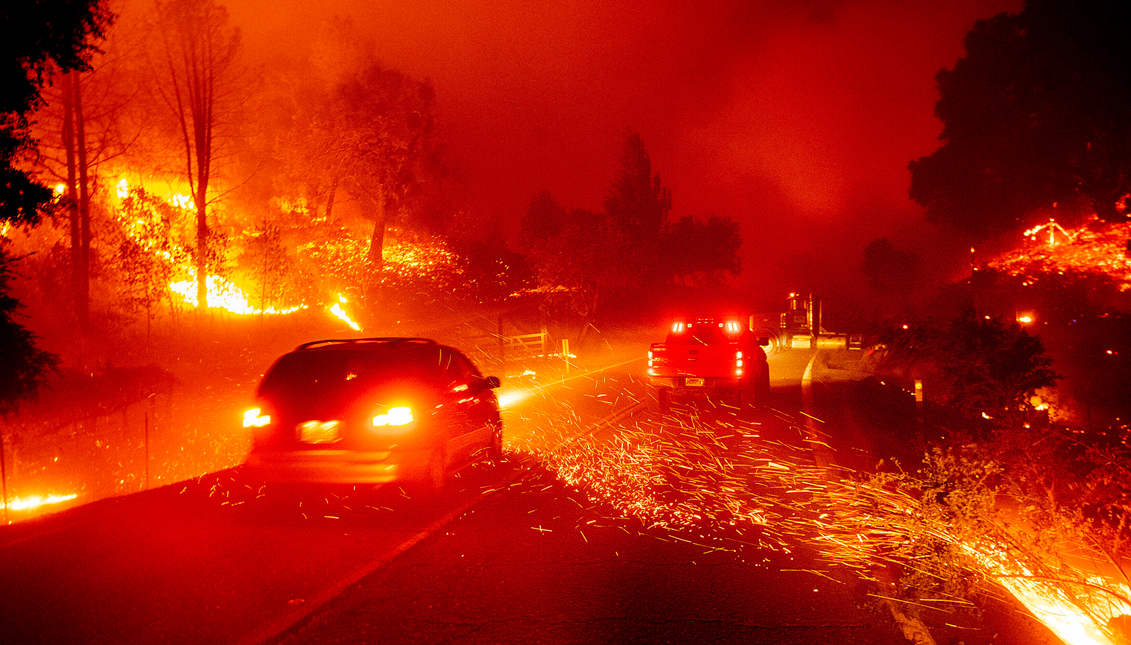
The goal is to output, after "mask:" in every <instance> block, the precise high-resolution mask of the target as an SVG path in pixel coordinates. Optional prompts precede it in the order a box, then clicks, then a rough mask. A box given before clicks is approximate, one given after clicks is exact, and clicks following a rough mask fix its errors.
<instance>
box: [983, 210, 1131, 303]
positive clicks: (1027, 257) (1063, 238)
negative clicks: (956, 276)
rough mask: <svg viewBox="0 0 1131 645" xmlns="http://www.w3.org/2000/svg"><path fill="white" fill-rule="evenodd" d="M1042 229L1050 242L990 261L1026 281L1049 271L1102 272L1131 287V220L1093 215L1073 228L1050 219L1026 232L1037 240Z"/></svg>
mask: <svg viewBox="0 0 1131 645" xmlns="http://www.w3.org/2000/svg"><path fill="white" fill-rule="evenodd" d="M1042 232H1047V233H1048V240H1047V243H1044V244H1041V245H1040V246H1037V247H1033V246H1028V247H1026V248H1020V249H1017V250H1014V251H1011V252H1009V253H1005V254H1003V255H1002V256H1000V257H998V258H996V259H994V260H992V261H990V262H989V263H988V264H989V266H990V267H991V268H995V269H998V270H1001V271H1004V272H1006V273H1009V274H1010V275H1015V276H1018V277H1021V278H1023V279H1024V280H1025V283H1026V284H1034V283H1036V282H1038V281H1041V280H1043V279H1046V278H1047V276H1049V275H1061V276H1064V275H1080V276H1089V275H1102V276H1104V277H1107V278H1109V279H1110V280H1112V282H1113V283H1114V284H1115V285H1116V287H1117V288H1118V289H1119V290H1120V291H1128V290H1131V257H1128V255H1127V253H1126V250H1127V240H1128V238H1131V223H1129V224H1106V223H1103V222H1101V221H1100V220H1099V218H1097V217H1092V219H1091V220H1089V221H1088V222H1086V223H1085V224H1083V225H1082V226H1080V227H1079V228H1077V229H1075V230H1071V231H1070V230H1065V229H1064V228H1062V227H1061V226H1060V225H1059V224H1057V223H1056V222H1055V221H1050V222H1049V223H1048V224H1042V225H1040V226H1037V227H1034V228H1032V229H1030V230H1028V231H1026V232H1025V235H1026V237H1029V238H1031V239H1033V240H1034V241H1036V239H1037V236H1038V235H1040V234H1041V233H1042Z"/></svg>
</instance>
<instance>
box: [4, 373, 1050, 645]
mask: <svg viewBox="0 0 1131 645" xmlns="http://www.w3.org/2000/svg"><path fill="white" fill-rule="evenodd" d="M609 363H610V365H609V366H608V367H606V368H604V369H599V370H583V371H577V370H574V371H572V372H570V373H568V374H567V373H564V372H560V373H557V374H555V375H554V376H553V377H552V378H550V377H545V376H543V377H542V378H541V380H531V381H529V382H522V381H518V382H517V383H516V384H514V385H512V386H510V391H509V392H508V391H506V390H504V391H503V392H502V394H504V395H505V396H506V397H507V398H508V399H509V400H510V401H511V403H510V404H509V405H508V407H507V409H506V411H505V417H504V418H505V422H506V425H507V432H508V437H507V446H508V455H509V459H508V463H506V464H505V465H504V466H503V467H501V468H498V469H492V468H488V467H486V466H484V467H481V468H476V469H472V470H471V471H468V472H465V473H463V474H461V476H460V477H459V478H458V479H457V480H456V481H454V482H453V484H452V486H450V487H449V490H448V491H447V492H446V493H445V495H444V496H443V498H442V499H441V500H440V501H439V502H437V503H436V504H434V505H431V506H428V507H421V506H420V505H418V504H416V503H414V502H412V501H411V500H408V499H405V497H404V495H403V493H401V492H400V491H399V489H396V488H395V487H385V488H384V489H382V490H379V491H376V492H375V493H374V492H359V491H355V490H353V489H350V488H339V489H328V490H323V491H318V492H317V494H311V495H308V496H307V497H305V498H303V499H300V500H299V501H297V502H293V503H279V499H280V498H279V495H277V494H273V491H272V490H271V488H270V487H268V486H265V485H263V484H262V483H261V482H255V481H250V480H248V478H247V477H246V476H244V475H243V474H242V473H241V472H240V469H238V468H237V469H234V470H228V471H222V472H220V473H215V474H212V475H209V476H206V477H203V478H200V479H199V480H194V481H191V482H185V483H182V484H177V485H174V486H168V487H165V488H160V489H156V490H152V491H148V492H145V493H141V494H138V495H132V496H129V497H125V498H117V499H112V500H104V501H102V502H97V503H95V504H90V505H87V506H84V507H80V508H77V509H72V510H70V511H67V512H64V513H60V514H57V515H55V516H48V517H45V518H42V519H40V520H35V521H29V522H24V523H20V524H16V525H12V526H8V527H3V529H2V530H0V634H2V635H3V642H4V643H45V642H58V643H82V642H92V643H93V642H99V643H204V642H207V643H237V644H249V645H250V644H255V643H267V642H285V643H364V642H382V643H389V642H413V643H416V642H424V643H440V642H458V643H508V642H546V643H573V642H617V643H637V642H639V643H646V642H678V643H706V642H718V641H723V642H751V643H880V644H882V643H902V642H904V640H903V638H902V636H901V635H900V633H899V630H898V629H897V628H896V626H895V625H894V624H893V623H892V622H891V621H890V619H888V618H887V617H886V616H885V614H883V613H881V612H877V611H875V610H874V607H873V606H872V605H873V604H874V603H873V602H872V601H871V600H869V598H867V597H866V596H865V594H864V593H863V592H862V591H861V587H860V585H858V584H857V583H856V582H855V581H854V580H853V579H851V578H850V577H849V576H848V575H847V574H845V573H843V572H835V571H834V572H828V571H824V570H823V569H822V568H821V567H819V566H818V565H816V564H815V563H814V562H813V561H812V556H811V554H809V553H808V552H807V551H806V550H805V549H804V548H803V547H801V546H799V545H797V544H795V543H793V542H791V539H790V536H788V535H784V534H782V533H781V532H779V531H777V530H776V527H775V525H774V522H773V521H765V520H764V518H761V519H763V521H761V522H754V521H747V520H749V519H750V516H749V515H743V513H745V511H742V510H736V509H737V507H734V506H733V505H730V506H729V507H728V504H730V500H729V499H728V498H727V497H726V496H725V495H719V494H717V493H718V490H721V489H724V488H726V483H725V482H722V483H720V481H719V480H713V481H712V482H709V483H708V484H707V485H704V486H699V484H698V483H696V482H698V480H696V479H694V478H695V477H697V476H698V475H697V474H696V473H698V472H699V471H701V470H703V469H704V468H703V467H704V465H710V464H715V463H718V464H725V463H729V462H726V461H725V460H726V459H729V458H730V457H733V456H735V455H740V454H746V453H751V452H753V451H752V449H751V446H752V445H753V442H755V440H757V445H758V446H759V450H768V449H767V448H765V447H766V446H775V445H777V446H783V447H784V446H789V447H791V448H790V449H791V450H799V451H805V450H807V449H808V450H810V451H811V452H812V454H815V455H816V454H818V453H822V452H823V453H824V454H825V458H826V459H832V460H836V461H837V462H845V463H849V462H860V463H865V462H868V461H870V460H872V459H873V455H874V454H875V452H874V451H873V450H872V449H871V447H870V446H868V445H866V444H867V441H868V440H871V441H875V437H874V435H872V436H871V439H869V438H868V437H869V435H868V434H867V433H861V432H857V431H854V430H853V423H850V422H847V421H846V422H844V423H838V428H839V430H838V431H837V432H831V431H830V428H828V427H827V425H828V421H827V420H825V419H822V418H821V417H822V416H824V413H825V411H828V410H834V411H835V410H838V409H843V408H844V405H843V403H842V402H843V399H844V396H845V394H844V392H840V391H838V390H837V388H838V387H839V386H838V381H837V378H835V376H836V374H837V369H840V368H838V367H837V366H836V365H835V364H834V363H832V362H828V361H826V362H825V365H824V369H823V370H822V369H818V371H820V372H821V373H822V374H823V376H821V377H820V378H813V373H814V366H815V365H817V362H815V360H814V355H809V354H803V353H787V354H783V355H781V356H777V357H772V359H771V370H772V374H773V375H774V382H773V387H774V394H773V399H772V401H771V405H770V407H769V408H768V409H764V410H757V411H756V410H752V409H742V410H738V409H734V408H731V407H728V406H727V405H726V404H725V403H724V402H718V401H710V400H702V401H692V402H683V403H679V404H677V406H676V409H674V410H673V412H672V413H671V414H669V415H660V414H659V413H657V412H650V411H648V410H647V392H646V389H645V387H644V383H643V381H642V380H641V378H640V374H641V373H642V371H643V370H642V365H641V364H640V363H639V362H638V361H635V360H632V359H631V358H630V359H626V360H625V361H621V360H612V361H609ZM806 373H808V374H809V379H807V381H806V382H804V383H803V377H804V376H805V374H806ZM830 375H832V376H830ZM843 376H845V379H844V382H848V380H847V377H848V376H849V373H848V372H847V371H846V372H845V374H844V375H843ZM806 392H809V393H811V394H812V396H813V401H814V402H815V403H814V402H811V405H816V406H817V407H814V408H811V412H810V413H808V416H806V415H805V414H801V413H800V412H797V411H801V410H802V407H803V400H804V396H805V393H806ZM822 405H823V406H825V408H821V406H822ZM829 406H831V407H829ZM787 410H790V411H794V412H793V413H787V412H786V411H787ZM840 416H844V415H840ZM894 425H898V424H893V427H894ZM900 427H902V426H900ZM856 435H859V436H856ZM784 449H785V448H783V450H784ZM665 451H667V452H665ZM673 451H674V452H673ZM665 455H666V456H665ZM672 455H679V459H680V460H682V461H679V462H678V463H677V462H675V461H672V457H671V456H672ZM765 455H768V456H763V457H758V458H760V459H766V460H769V459H771V458H776V457H775V456H774V455H773V454H771V453H769V452H766V453H765ZM652 458H659V460H660V461H661V462H663V463H660V466H662V467H661V468H660V469H659V470H657V469H656V468H655V466H656V463H654V462H649V461H648V460H649V459H652ZM817 458H818V459H820V457H819V456H818V457H817ZM664 460H668V461H667V462H664ZM852 465H856V464H855V463H852ZM680 468H683V469H682V470H680ZM656 472H663V473H665V474H664V478H665V479H663V480H655V479H647V478H648V477H654V475H655V473H656ZM697 486H698V488H697ZM688 491H700V492H703V493H704V494H703V495H698V494H689V492H688ZM274 493H277V491H274ZM287 499H290V498H287ZM813 571H820V572H821V573H819V575H814V573H812V572H813ZM974 636H975V637H972V638H969V637H968V638H967V640H966V641H965V642H966V643H971V644H972V643H979V642H987V643H988V642H991V641H992V638H991V634H989V633H986V634H984V636H985V637H986V638H985V639H983V640H979V639H978V638H977V634H975V635H974ZM993 642H998V643H1002V642H1005V641H1002V640H1000V639H999V640H997V641H993ZM1018 642H1025V641H1018ZM1029 642H1032V641H1029Z"/></svg>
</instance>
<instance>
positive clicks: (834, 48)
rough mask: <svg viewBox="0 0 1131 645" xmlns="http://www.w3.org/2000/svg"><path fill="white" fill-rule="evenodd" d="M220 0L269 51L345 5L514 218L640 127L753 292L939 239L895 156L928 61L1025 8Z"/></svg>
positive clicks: (478, 199) (681, 197) (593, 172)
mask: <svg viewBox="0 0 1131 645" xmlns="http://www.w3.org/2000/svg"><path fill="white" fill-rule="evenodd" d="M135 1H140V0H135ZM225 4H226V6H227V7H228V10H229V13H230V15H231V19H232V22H233V23H235V24H237V25H239V26H240V28H241V30H242V31H243V35H244V39H245V43H246V44H247V51H248V53H249V54H250V56H251V57H252V58H253V59H254V60H256V61H258V62H260V63H261V64H264V65H272V64H279V62H280V61H285V60H286V59H288V58H291V59H293V58H294V57H298V56H304V55H306V52H308V51H309V40H310V39H311V38H312V36H313V34H314V33H315V32H316V31H317V29H316V28H315V26H316V25H318V24H319V23H320V22H324V21H328V20H331V19H333V18H335V17H343V18H345V17H348V18H350V19H352V21H353V23H354V25H355V26H356V27H357V29H358V30H360V31H361V32H363V33H364V34H366V35H367V36H369V37H370V38H371V39H372V42H373V47H374V50H375V52H374V53H375V55H376V57H377V58H378V59H379V60H381V61H382V62H383V63H385V64H386V65H389V66H393V67H396V68H398V69H400V70H402V71H404V72H406V73H408V74H410V75H412V76H414V77H416V78H430V79H431V80H432V82H433V84H434V86H435V88H436V91H437V95H438V99H439V102H440V105H441V112H442V118H443V119H444V121H445V124H446V128H447V134H448V136H449V142H450V143H449V147H450V151H451V153H452V156H453V159H454V160H455V161H456V165H457V167H458V171H459V176H460V179H461V184H462V186H463V187H464V189H465V190H466V192H467V200H468V202H469V203H470V204H471V205H472V207H473V208H474V209H475V210H477V211H478V212H480V213H481V214H482V215H483V216H485V217H494V218H501V219H502V220H503V221H504V222H505V223H506V227H505V228H506V229H508V230H512V231H513V230H515V229H516V226H515V225H516V223H517V221H518V219H519V217H520V216H521V214H522V213H523V212H524V210H525V208H526V206H527V205H528V204H529V202H530V200H531V199H532V198H533V196H534V195H535V194H536V193H537V192H539V191H541V190H549V191H550V192H551V193H552V194H554V196H555V197H556V198H557V199H558V200H559V201H560V202H561V203H563V204H564V205H566V206H568V207H580V208H590V209H597V208H599V207H600V204H601V200H602V197H603V196H604V194H605V192H606V191H607V189H608V186H609V183H610V181H611V178H612V175H613V170H614V164H615V155H616V151H617V150H618V148H619V145H620V141H621V137H622V135H623V133H624V132H625V130H626V129H629V128H631V129H632V130H634V131H636V132H639V133H640V134H641V136H642V137H643V140H644V142H645V145H646V146H647V149H648V151H649V153H650V155H651V157H652V162H653V168H654V169H655V170H656V171H657V172H658V173H660V175H661V177H662V179H663V181H664V183H665V184H666V185H668V186H669V187H670V188H671V190H672V195H673V202H674V211H673V215H675V216H677V217H678V216H680V215H686V214H694V215H710V214H718V215H723V216H728V217H731V218H734V219H736V220H739V221H741V222H742V224H743V236H744V239H745V240H746V243H745V245H744V257H745V266H746V269H747V270H746V271H745V273H744V275H743V276H742V277H741V278H740V280H739V281H738V283H739V284H740V285H747V286H749V285H752V284H756V283H764V282H765V281H767V280H788V279H789V276H788V275H784V276H779V275H775V271H771V270H768V269H767V267H768V266H771V265H772V266H773V267H777V268H780V267H781V266H782V265H783V263H786V262H788V261H789V260H790V258H796V257H799V256H803V255H805V254H806V253H818V254H819V255H821V256H822V257H825V258H828V259H829V264H830V265H831V267H830V270H831V271H832V272H833V273H834V274H836V275H837V276H841V277H843V276H844V275H845V269H846V268H848V269H851V270H852V271H857V269H858V267H859V264H860V262H861V257H860V251H861V249H862V248H863V247H864V245H866V244H867V243H868V242H869V241H870V240H872V239H874V238H876V237H889V238H891V239H893V240H894V241H896V242H897V244H909V245H912V246H915V245H920V246H921V247H922V248H925V249H926V248H937V247H938V240H937V239H934V237H933V236H934V235H935V232H934V231H932V230H931V229H929V228H928V225H927V224H926V223H925V222H924V221H923V218H922V216H921V214H920V211H919V209H918V208H917V207H916V206H915V205H914V204H913V203H911V202H910V200H908V198H907V187H908V182H909V175H908V173H907V169H906V167H907V163H908V162H909V161H910V160H912V159H915V158H918V157H920V156H923V155H926V154H930V153H931V152H932V151H933V150H934V149H935V148H936V147H937V145H938V144H937V141H936V137H937V135H938V132H939V131H940V128H941V125H940V123H939V122H938V121H937V120H936V119H935V118H934V116H933V106H934V101H935V99H936V98H937V97H936V93H935V84H934V75H935V73H936V72H937V71H938V70H939V69H941V68H943V67H949V66H952V65H953V64H954V62H955V61H956V60H957V59H958V58H959V57H960V56H961V55H962V53H963V50H962V38H963V36H964V35H965V33H966V31H968V30H969V29H970V28H971V27H972V26H973V24H974V22H975V20H977V19H980V18H988V17H990V16H992V15H995V14H997V13H1000V12H1002V11H1019V10H1020V9H1021V2H1019V0H997V1H995V2H984V1H976V0H962V1H960V2H943V1H941V0H933V1H932V2H927V3H911V2H899V1H896V0H885V1H881V2H835V1H813V2H805V3H778V2H770V1H768V0H757V1H754V2H740V1H737V0H730V1H724V2H718V3H705V4H704V3H692V2H685V1H676V0H658V1H657V2H650V3H636V2H616V3H602V2H589V1H582V0H574V1H571V2H557V3H545V2H536V1H534V0H494V1H488V2H457V1H450V0H449V1H441V0H423V1H420V0H411V1H409V0H395V1H392V2H381V3H373V2H359V1H353V2H351V1H347V0H326V1H324V2H319V3H308V2H302V1H300V0H281V1H279V2H272V3H264V2H260V1H256V0H229V1H228V2H226V3H225ZM776 273H780V271H777V272H776ZM792 286H793V285H790V284H781V285H780V288H781V290H784V291H789V290H790V289H791V288H792Z"/></svg>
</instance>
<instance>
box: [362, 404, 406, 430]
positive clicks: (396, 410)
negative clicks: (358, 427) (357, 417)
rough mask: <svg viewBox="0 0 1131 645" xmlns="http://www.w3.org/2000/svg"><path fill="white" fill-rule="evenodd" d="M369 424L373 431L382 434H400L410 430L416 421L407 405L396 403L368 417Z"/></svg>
mask: <svg viewBox="0 0 1131 645" xmlns="http://www.w3.org/2000/svg"><path fill="white" fill-rule="evenodd" d="M369 422H370V424H371V425H372V426H373V429H374V431H375V432H380V433H382V434H400V433H402V432H408V431H409V430H411V429H412V428H413V426H414V424H415V422H416V415H415V414H414V413H413V410H412V408H410V407H408V406H407V405H398V406H395V407H391V408H388V409H387V410H385V411H384V412H379V413H376V414H374V415H373V416H372V417H370V420H369Z"/></svg>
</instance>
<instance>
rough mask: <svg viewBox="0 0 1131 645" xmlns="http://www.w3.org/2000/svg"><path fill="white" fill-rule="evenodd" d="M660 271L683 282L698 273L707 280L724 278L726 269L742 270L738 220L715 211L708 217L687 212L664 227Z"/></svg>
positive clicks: (727, 270) (716, 280)
mask: <svg viewBox="0 0 1131 645" xmlns="http://www.w3.org/2000/svg"><path fill="white" fill-rule="evenodd" d="M664 238H665V243H664V245H663V249H664V251H663V257H662V258H661V259H660V268H659V270H660V272H661V274H662V275H663V276H664V277H665V278H667V277H669V276H670V277H674V278H677V279H679V280H680V281H681V282H686V279H687V278H689V277H692V276H698V277H699V278H700V280H701V281H702V282H703V283H705V284H717V283H719V282H722V280H723V273H730V274H731V275H737V274H738V273H739V272H740V271H741V270H742V263H741V262H740V260H739V258H738V249H739V248H741V247H742V234H741V233H740V232H739V225H738V222H735V221H734V220H732V219H730V218H729V217H720V216H718V215H712V216H711V217H708V218H707V220H706V221H703V220H700V219H697V218H694V217H688V216H684V217H681V218H679V220H677V221H676V222H675V223H673V224H671V226H670V227H668V229H667V230H666V231H665V235H664Z"/></svg>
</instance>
